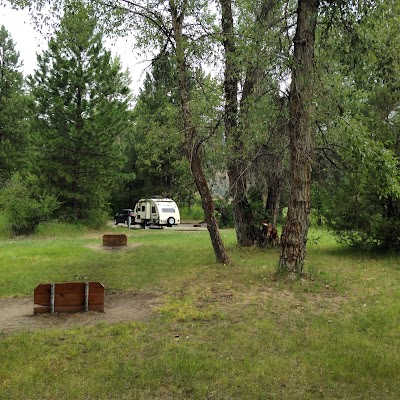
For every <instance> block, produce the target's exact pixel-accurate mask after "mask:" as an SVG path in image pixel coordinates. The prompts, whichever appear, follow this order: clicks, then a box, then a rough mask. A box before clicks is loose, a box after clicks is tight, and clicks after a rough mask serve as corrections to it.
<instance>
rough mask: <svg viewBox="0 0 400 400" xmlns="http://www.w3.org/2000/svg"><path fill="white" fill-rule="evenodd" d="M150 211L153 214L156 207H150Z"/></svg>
mask: <svg viewBox="0 0 400 400" xmlns="http://www.w3.org/2000/svg"><path fill="white" fill-rule="evenodd" d="M151 213H152V214H155V213H156V208H155V207H154V206H152V207H151Z"/></svg>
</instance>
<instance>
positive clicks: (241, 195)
mask: <svg viewBox="0 0 400 400" xmlns="http://www.w3.org/2000/svg"><path fill="white" fill-rule="evenodd" d="M220 4H221V12H222V21H221V23H222V34H223V46H224V51H225V79H224V94H225V112H224V127H225V137H226V139H227V142H228V144H232V146H231V151H232V153H231V154H230V157H231V160H230V161H229V163H228V178H229V188H230V195H231V196H232V199H233V212H234V221H235V228H236V238H237V242H238V244H239V246H243V247H249V246H252V245H253V244H254V242H255V241H256V239H257V231H256V229H255V226H254V221H253V213H252V211H251V207H250V204H249V202H248V200H247V177H246V173H245V162H244V155H243V152H244V144H243V140H242V137H241V134H240V129H239V127H238V121H237V118H238V72H237V69H236V62H237V61H236V60H235V57H236V46H235V40H234V37H235V33H234V26H233V16H232V2H231V0H220Z"/></svg>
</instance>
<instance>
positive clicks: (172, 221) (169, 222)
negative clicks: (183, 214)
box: [167, 217, 175, 226]
mask: <svg viewBox="0 0 400 400" xmlns="http://www.w3.org/2000/svg"><path fill="white" fill-rule="evenodd" d="M174 224H175V218H174V217H169V218H168V219H167V225H169V226H172V225H174Z"/></svg>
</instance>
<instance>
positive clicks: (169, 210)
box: [161, 207, 175, 213]
mask: <svg viewBox="0 0 400 400" xmlns="http://www.w3.org/2000/svg"><path fill="white" fill-rule="evenodd" d="M161 210H162V211H163V212H165V213H174V212H175V208H167V207H165V208H162V209H161Z"/></svg>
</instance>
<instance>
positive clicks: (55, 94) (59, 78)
mask: <svg viewBox="0 0 400 400" xmlns="http://www.w3.org/2000/svg"><path fill="white" fill-rule="evenodd" d="M38 64H39V66H38V69H37V70H36V71H35V73H34V75H33V77H31V79H30V85H31V88H32V94H33V97H34V100H35V107H34V109H35V113H36V115H37V118H36V120H35V124H34V128H35V131H36V132H35V133H36V146H37V148H38V161H37V167H38V168H40V171H41V176H42V178H43V182H44V184H45V186H46V187H47V188H48V189H49V191H50V192H51V193H53V194H55V195H57V197H58V198H59V200H60V202H61V203H62V207H61V208H60V210H59V217H60V218H62V219H66V220H69V221H83V220H86V221H87V222H88V223H89V224H90V225H93V224H95V225H96V224H98V223H102V222H103V217H104V215H105V213H106V212H107V211H108V203H109V200H110V197H111V193H112V192H113V191H114V190H118V189H119V188H120V187H121V186H122V183H123V180H124V179H125V178H126V177H125V176H124V174H122V173H121V170H122V166H123V164H124V161H125V160H124V155H123V148H122V143H123V142H124V140H125V137H126V135H127V133H128V132H129V131H130V129H131V122H130V113H129V111H128V106H129V100H130V97H129V88H128V84H129V79H128V76H127V74H126V73H124V72H122V71H121V64H120V61H119V60H118V59H113V58H112V57H111V53H110V51H107V50H105V49H104V47H103V44H102V33H101V32H100V31H99V29H98V27H97V25H96V17H95V16H94V15H93V14H92V10H91V8H90V7H89V6H88V7H87V8H85V7H84V6H83V5H82V3H79V2H74V4H73V5H71V4H70V5H69V7H66V9H65V14H64V17H63V19H62V21H61V26H60V29H59V30H58V31H57V33H56V34H55V36H54V37H52V38H51V39H50V41H49V49H48V50H45V51H44V52H43V53H42V54H41V55H39V56H38ZM96 221H97V222H96Z"/></svg>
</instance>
